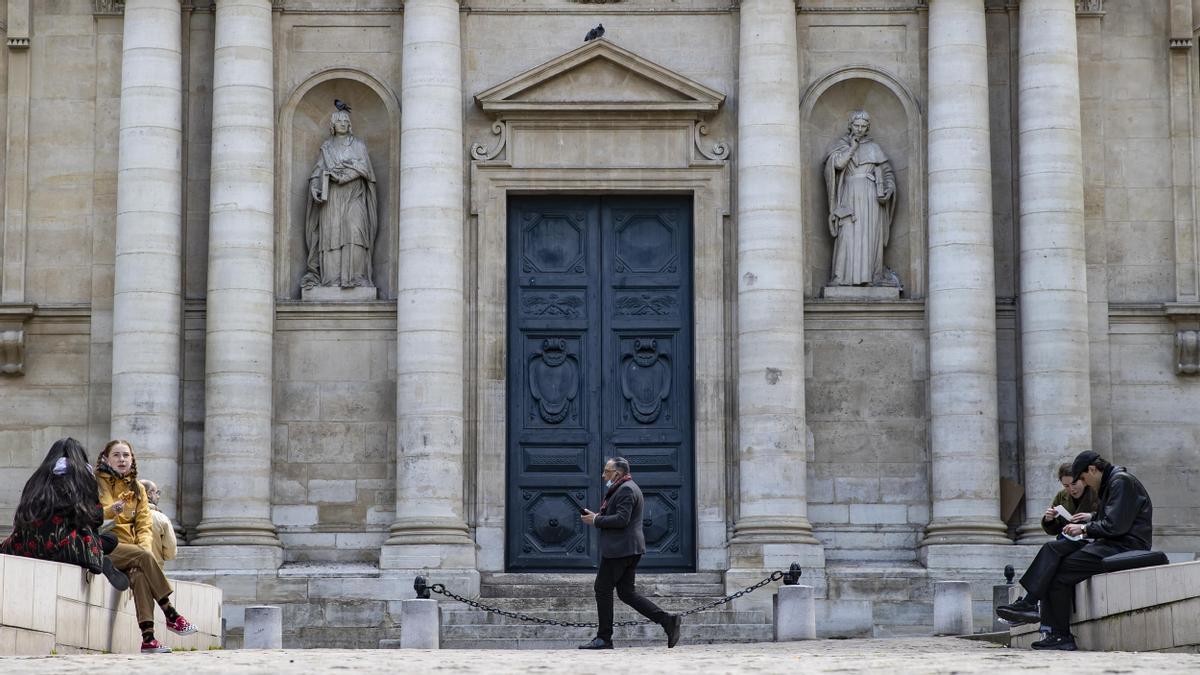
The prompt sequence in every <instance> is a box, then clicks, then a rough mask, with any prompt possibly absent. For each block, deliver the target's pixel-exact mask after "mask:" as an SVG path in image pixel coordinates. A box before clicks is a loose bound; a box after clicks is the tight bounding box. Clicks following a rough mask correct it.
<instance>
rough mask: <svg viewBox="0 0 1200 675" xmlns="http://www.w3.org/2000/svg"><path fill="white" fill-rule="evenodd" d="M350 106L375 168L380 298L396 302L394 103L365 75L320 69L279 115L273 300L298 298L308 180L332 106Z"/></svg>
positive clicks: (396, 104)
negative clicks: (340, 103)
mask: <svg viewBox="0 0 1200 675" xmlns="http://www.w3.org/2000/svg"><path fill="white" fill-rule="evenodd" d="M334 99H341V100H343V101H345V102H346V103H348V104H349V105H350V107H351V108H353V112H352V113H351V115H350V121H351V124H352V125H353V133H354V135H355V136H357V137H358V138H361V139H362V140H363V141H364V142H366V144H367V150H368V152H370V155H371V166H372V168H374V170H375V180H376V185H375V190H376V199H377V200H378V204H379V233H378V235H377V236H376V238H375V249H374V251H373V256H374V259H373V263H374V274H375V279H374V281H375V286H376V287H377V288H378V289H379V298H380V299H394V298H395V297H396V258H397V255H396V246H397V240H396V230H397V217H398V213H399V187H398V177H397V176H396V171H397V170H398V167H399V166H400V105H399V102H398V100H397V99H396V96H395V95H394V94H393V93H392V92H391V91H390V90H389V89H388V88H387V87H385V86H384V85H383V84H382V83H381V82H379V81H378V80H376V79H375V78H373V77H371V76H370V75H368V74H366V73H364V72H361V71H357V70H352V69H347V68H337V69H331V70H326V71H322V72H320V73H317V74H315V75H313V76H312V77H310V78H308V79H307V80H306V81H304V82H303V83H302V84H301V85H300V86H298V87H297V88H296V90H295V91H294V92H292V95H291V96H290V97H289V98H288V100H287V102H286V103H285V104H284V106H283V109H282V110H281V111H280V123H279V130H280V134H279V138H280V162H279V164H278V166H279V167H280V176H279V183H278V185H279V187H278V192H277V194H276V200H275V203H276V205H277V209H278V210H279V211H280V218H279V219H278V223H279V227H278V232H277V236H276V247H275V251H276V266H275V269H276V294H277V296H278V297H280V298H287V299H299V298H300V277H301V276H303V274H304V269H305V250H304V217H305V211H306V209H307V206H308V177H309V174H310V173H311V172H312V169H313V166H314V165H315V164H316V161H317V152H318V151H319V150H320V148H321V143H322V142H324V141H325V139H327V138H328V137H329V116H330V115H331V114H332V113H333V112H334V107H333V100H334Z"/></svg>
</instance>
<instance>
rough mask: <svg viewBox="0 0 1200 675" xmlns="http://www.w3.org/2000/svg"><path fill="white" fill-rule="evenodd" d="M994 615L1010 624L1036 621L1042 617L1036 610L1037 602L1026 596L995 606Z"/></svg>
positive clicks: (1018, 624) (1016, 624)
mask: <svg viewBox="0 0 1200 675" xmlns="http://www.w3.org/2000/svg"><path fill="white" fill-rule="evenodd" d="M996 616H998V617H1000V618H1001V619H1002V620H1003V621H1005V622H1006V623H1008V624H1009V625H1010V626H1020V625H1022V624H1026V623H1037V622H1038V621H1040V620H1041V618H1042V616H1041V614H1040V613H1039V612H1038V606H1037V603H1036V602H1033V601H1031V600H1029V599H1028V598H1019V599H1017V601H1016V602H1014V603H1011V604H1008V605H1000V606H999V607H997V608H996Z"/></svg>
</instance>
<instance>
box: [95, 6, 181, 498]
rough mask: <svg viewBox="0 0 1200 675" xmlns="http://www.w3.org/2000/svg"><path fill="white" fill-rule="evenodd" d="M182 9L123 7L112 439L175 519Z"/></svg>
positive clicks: (179, 305) (179, 283)
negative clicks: (133, 458) (131, 453)
mask: <svg viewBox="0 0 1200 675" xmlns="http://www.w3.org/2000/svg"><path fill="white" fill-rule="evenodd" d="M180 21H181V12H180V4H179V0H127V2H126V3H125V19H124V33H123V36H122V54H121V122H120V137H119V141H118V143H119V145H118V152H117V154H118V160H117V241H116V269H115V280H114V283H113V315H112V316H113V319H112V321H113V329H112V350H113V354H112V412H111V421H112V426H111V432H110V435H111V437H112V438H121V439H125V440H128V441H129V442H130V443H132V444H133V447H134V449H135V451H136V452H137V458H138V469H139V473H140V475H141V476H142V477H144V478H149V479H151V480H153V481H154V482H156V483H157V484H158V486H159V487H160V488H161V490H162V500H161V501H160V502H159V508H161V509H162V510H163V511H164V512H165V513H167V514H168V515H169V516H171V517H172V518H174V517H175V515H176V514H175V504H176V499H177V496H178V487H179V443H180V438H179V376H180V355H179V354H180V330H181V323H182V319H183V317H182V295H181V293H182V268H181V266H180V265H181V262H180V255H181V251H182V225H181V219H182V199H183V198H182V188H183V167H182V164H181V158H182V148H183V88H182V76H183V73H182V67H183V56H182V44H181V29H180Z"/></svg>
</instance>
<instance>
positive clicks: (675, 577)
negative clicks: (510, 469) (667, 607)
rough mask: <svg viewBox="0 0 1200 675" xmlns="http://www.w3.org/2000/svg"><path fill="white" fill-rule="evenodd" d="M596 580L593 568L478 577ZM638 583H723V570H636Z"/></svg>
mask: <svg viewBox="0 0 1200 675" xmlns="http://www.w3.org/2000/svg"><path fill="white" fill-rule="evenodd" d="M595 580H596V572H595V570H589V571H586V572H492V573H487V572H485V573H484V574H483V575H482V578H481V579H480V583H482V584H491V585H500V584H517V585H524V584H582V585H586V586H589V587H590V586H591V585H592V582H593V581H595ZM637 580H638V584H639V585H641V584H660V583H685V584H723V583H725V574H724V573H723V572H676V573H661V574H657V573H656V574H651V573H643V572H642V571H640V570H639V571H638V574H637Z"/></svg>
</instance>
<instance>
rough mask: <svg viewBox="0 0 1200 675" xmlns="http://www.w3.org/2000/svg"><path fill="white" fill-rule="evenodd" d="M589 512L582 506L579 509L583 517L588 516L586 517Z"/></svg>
mask: <svg viewBox="0 0 1200 675" xmlns="http://www.w3.org/2000/svg"><path fill="white" fill-rule="evenodd" d="M587 512H588V510H587V509H585V508H583V507H582V506H581V507H579V515H581V516H586V515H587Z"/></svg>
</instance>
